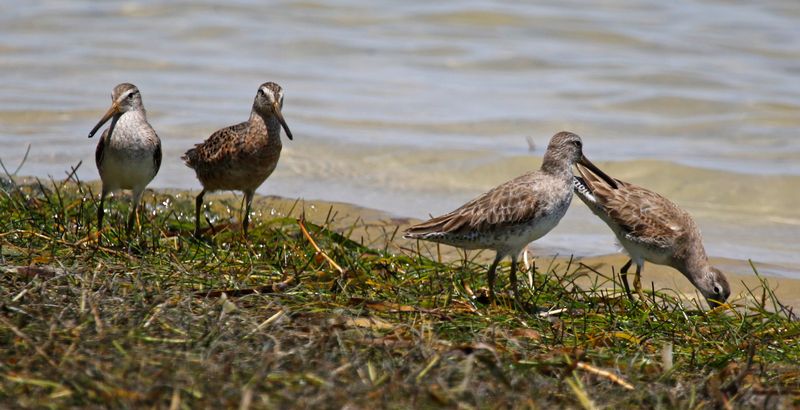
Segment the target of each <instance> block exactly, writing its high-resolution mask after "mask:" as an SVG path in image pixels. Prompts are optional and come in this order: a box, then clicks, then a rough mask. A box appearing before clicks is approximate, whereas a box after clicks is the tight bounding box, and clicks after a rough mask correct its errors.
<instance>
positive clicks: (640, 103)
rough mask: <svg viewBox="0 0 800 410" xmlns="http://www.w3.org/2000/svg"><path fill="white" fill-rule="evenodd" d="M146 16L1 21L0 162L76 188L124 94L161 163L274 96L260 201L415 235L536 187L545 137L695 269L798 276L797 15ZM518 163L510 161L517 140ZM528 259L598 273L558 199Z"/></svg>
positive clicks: (189, 182) (60, 5)
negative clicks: (567, 146)
mask: <svg viewBox="0 0 800 410" xmlns="http://www.w3.org/2000/svg"><path fill="white" fill-rule="evenodd" d="M765 3H767V2H760V3H751V2H737V1H710V0H705V1H698V2H663V1H655V0H652V1H639V2H636V3H635V4H633V5H631V4H630V2H622V1H619V2H618V1H608V2H572V1H566V2H557V3H555V4H551V5H529V4H517V3H516V2H479V1H466V0H463V1H452V2H444V3H442V2H429V4H420V3H417V2H388V1H364V0H353V1H342V2H336V3H335V4H332V3H329V2H314V1H304V2H272V3H269V4H262V2H256V1H237V2H228V3H225V4H218V3H217V2H197V1H192V2H189V1H178V2H171V4H170V5H162V4H157V3H156V2H125V3H111V2H92V1H70V2H61V1H42V2H6V3H3V4H2V5H0V75H1V76H2V80H0V125H1V126H0V159H2V160H3V161H4V162H5V164H6V165H7V166H8V167H10V168H14V167H15V166H16V164H17V163H18V162H19V161H20V160H21V159H22V157H23V155H24V152H25V149H26V147H27V145H28V144H32V148H31V154H30V157H29V158H28V160H27V162H26V163H25V165H24V167H23V168H22V170H21V171H20V173H21V174H25V175H37V176H47V175H52V176H53V177H56V178H59V177H63V176H64V173H65V171H66V170H68V169H69V166H70V165H75V164H77V163H78V162H79V161H83V165H82V166H81V168H80V170H79V173H78V174H79V175H80V177H81V178H83V179H87V180H88V179H96V178H97V171H96V169H95V168H94V164H93V153H94V145H95V143H96V141H95V140H88V139H87V138H86V134H87V133H88V131H89V130H90V129H91V127H92V126H93V125H94V123H95V122H96V121H97V119H98V118H99V116H100V115H101V114H102V113H103V112H104V111H105V109H106V108H107V106H108V104H109V94H110V92H111V89H112V88H113V86H114V85H115V84H117V83H119V82H123V81H128V82H133V83H134V84H136V85H138V86H139V88H140V90H141V91H142V94H143V99H144V103H145V106H146V107H147V109H148V115H149V119H150V122H151V123H152V124H153V126H154V127H155V128H156V130H157V131H158V132H159V135H160V136H161V138H162V141H163V146H164V153H165V160H164V164H163V166H162V169H161V172H160V173H159V175H158V176H157V177H156V179H155V181H154V182H153V184H152V185H153V186H154V187H177V188H196V187H198V184H197V182H196V180H195V179H194V176H193V174H192V172H191V170H189V169H188V168H186V167H184V166H183V164H182V163H181V162H180V160H179V159H178V158H179V156H180V155H181V153H182V152H183V151H185V150H186V149H188V148H190V147H191V146H192V145H193V144H194V143H196V142H200V141H201V140H202V139H203V138H205V137H207V136H208V135H209V134H210V133H211V132H213V131H214V130H216V129H218V128H220V127H222V126H225V125H229V124H233V123H236V122H239V121H243V120H245V119H246V118H247V115H248V112H249V107H250V105H251V103H252V99H253V97H254V96H255V91H256V88H257V86H258V85H259V84H260V83H261V82H264V81H267V80H273V81H276V82H278V83H280V84H281V85H282V86H283V87H284V89H285V92H286V105H285V108H284V114H285V117H286V119H287V121H288V123H289V125H290V127H291V129H292V131H293V133H294V135H295V140H294V141H285V143H284V154H283V158H282V159H281V163H280V164H279V166H278V170H277V171H276V173H275V174H274V175H273V176H272V177H271V179H270V180H269V181H268V182H267V183H266V184H264V186H262V188H261V189H260V191H259V192H261V193H264V194H275V195H282V196H289V197H305V198H322V199H329V200H338V201H346V202H352V203H356V204H359V205H363V206H370V207H376V208H379V209H384V210H387V211H390V212H392V213H394V214H397V215H403V216H415V217H424V216H427V215H428V214H429V213H430V214H439V213H441V212H445V211H448V210H450V209H453V208H455V207H456V206H458V205H459V204H461V203H463V201H465V200H468V199H469V198H471V197H473V196H475V195H477V194H479V193H480V192H483V191H485V190H486V189H488V188H490V187H491V186H494V185H496V184H498V183H500V182H502V181H504V180H506V179H509V178H511V177H513V176H515V175H518V174H520V173H522V172H525V171H526V170H528V169H530V168H532V167H535V166H536V165H537V164H538V162H539V160H538V157H541V155H542V152H543V148H544V146H546V144H547V141H548V139H549V137H550V136H551V135H552V134H553V133H555V132H556V131H559V130H561V129H569V130H572V131H575V132H578V133H579V134H581V135H582V136H583V137H584V144H585V147H586V153H587V155H588V156H589V157H590V158H592V159H593V160H594V161H595V162H598V163H601V164H603V165H604V166H607V167H608V169H609V172H612V173H614V174H615V175H616V176H618V177H620V178H623V179H629V180H631V181H633V182H635V183H638V184H642V185H645V186H648V187H650V188H653V189H655V190H657V191H659V192H661V193H662V194H665V195H667V196H669V197H671V198H674V199H675V200H676V201H677V202H678V203H680V204H681V205H683V206H685V207H686V208H687V209H689V210H690V211H691V212H692V213H693V214H694V215H695V216H696V218H697V220H698V223H699V224H700V226H701V227H702V229H703V233H704V236H705V237H706V246H707V248H708V251H709V253H710V254H712V255H714V256H718V257H728V258H736V259H748V258H751V259H754V260H755V261H756V262H757V264H758V262H764V263H770V264H772V265H770V267H769V268H766V271H767V272H766V273H773V274H780V275H786V276H794V277H798V278H800V256H799V255H800V244H798V238H800V235H798V233H800V210H798V209H797V207H796V206H795V205H794V204H795V203H797V202H798V200H800V192H798V191H800V190H799V189H798V188H800V139H798V138H797V135H796V134H797V130H798V129H800V82H798V81H797V78H798V74H800V47H798V46H797V45H798V44H800V3H797V2H796V1H791V0H787V1H772V2H768V4H765ZM528 136H531V137H532V139H533V141H534V142H535V144H536V150H535V151H534V152H532V153H529V152H528V145H527V142H526V137H528ZM534 248H535V249H536V251H537V253H543V254H552V253H554V252H560V253H569V252H576V253H578V254H580V255H591V254H602V253H609V252H613V251H614V250H615V247H614V245H613V239H612V237H611V235H610V234H609V233H608V231H607V229H606V228H605V226H604V225H603V224H602V222H601V221H599V220H597V219H595V218H593V217H592V216H591V215H590V214H589V212H588V211H586V210H585V209H584V208H583V207H582V206H581V204H580V203H578V202H577V201H576V204H574V206H573V209H572V211H571V212H570V213H569V214H568V215H567V217H566V218H565V219H564V220H563V221H562V223H561V225H559V227H558V228H556V230H555V231H554V232H553V233H552V234H551V235H548V236H547V237H545V238H543V239H542V240H540V241H538V242H537V244H535V245H534Z"/></svg>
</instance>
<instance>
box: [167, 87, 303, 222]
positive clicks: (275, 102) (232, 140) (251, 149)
mask: <svg viewBox="0 0 800 410" xmlns="http://www.w3.org/2000/svg"><path fill="white" fill-rule="evenodd" d="M282 108H283V90H282V89H281V87H280V86H279V85H278V84H275V83H272V82H267V83H264V84H262V85H261V86H260V87H259V88H258V93H257V94H256V98H255V100H254V101H253V109H252V111H251V113H250V119H249V120H247V121H246V122H242V123H239V124H236V125H232V126H230V127H226V128H223V129H220V130H218V131H216V132H214V133H213V134H211V136H210V137H208V139H206V140H205V141H204V142H203V143H202V144H197V145H196V146H195V147H194V148H192V149H190V150H188V151H186V154H184V156H183V157H182V159H183V160H184V161H185V163H186V165H187V166H188V167H190V168H192V169H194V170H195V173H196V174H197V179H199V180H200V183H201V184H202V185H203V190H202V191H201V192H200V194H199V195H198V196H197V199H196V201H195V211H196V212H195V217H196V219H195V235H196V236H199V235H200V209H201V207H202V205H203V196H204V195H205V193H206V192H209V191H218V190H235V191H242V192H244V194H245V202H246V205H245V211H244V217H243V223H242V227H243V230H244V233H245V235H247V227H248V223H249V221H250V206H251V204H252V201H253V195H254V194H255V191H256V189H257V188H258V187H259V186H261V184H262V183H263V182H264V181H265V180H266V179H267V178H268V177H269V176H270V175H271V174H272V171H274V170H275V167H276V166H277V165H278V160H279V159H280V155H281V148H282V144H281V138H280V132H281V127H283V129H284V130H285V131H286V136H287V137H289V139H292V133H291V131H289V127H288V126H287V125H286V121H284V119H283V114H282V113H281V109H282Z"/></svg>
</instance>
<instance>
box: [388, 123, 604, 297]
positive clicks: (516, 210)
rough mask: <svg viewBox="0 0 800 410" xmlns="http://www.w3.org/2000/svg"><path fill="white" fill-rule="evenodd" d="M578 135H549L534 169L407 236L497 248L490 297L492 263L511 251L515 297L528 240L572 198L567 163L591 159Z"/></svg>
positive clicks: (552, 224)
mask: <svg viewBox="0 0 800 410" xmlns="http://www.w3.org/2000/svg"><path fill="white" fill-rule="evenodd" d="M582 146H583V145H582V142H581V139H580V137H579V136H578V135H576V134H573V133H570V132H560V133H558V134H556V135H554V136H553V138H552V139H551V140H550V144H549V145H548V147H547V152H546V153H545V155H544V159H543V162H542V166H541V168H540V169H539V170H538V171H535V172H529V173H527V174H525V175H522V176H519V177H517V178H514V179H512V180H511V181H508V182H506V183H504V184H501V185H499V186H497V187H495V188H493V189H491V190H490V191H488V192H486V193H485V194H483V195H481V196H479V197H477V198H475V199H473V200H472V201H469V202H467V203H466V204H464V205H463V206H461V207H459V208H458V209H456V210H455V211H452V212H450V213H448V214H446V215H442V216H439V217H436V218H433V219H431V220H428V221H426V222H423V223H420V224H418V225H414V226H412V227H410V228H408V230H407V231H406V232H405V234H404V236H405V237H406V238H413V239H423V240H428V241H433V242H440V243H444V244H447V245H452V246H456V247H460V248H464V249H492V250H494V251H496V252H497V255H496V256H495V260H494V262H493V263H492V265H491V267H490V268H489V273H488V282H489V294H490V298H492V299H493V298H494V289H493V287H494V277H495V270H496V268H497V264H498V263H499V262H500V260H502V259H503V258H504V257H505V256H510V257H511V276H510V279H511V286H512V289H513V291H514V295H515V297H517V299H519V296H518V293H517V289H516V262H517V257H518V255H519V253H520V252H521V251H522V249H523V248H524V247H525V246H526V245H527V244H528V243H530V242H532V241H535V240H536V239H539V238H541V237H542V236H544V235H545V234H547V233H548V232H549V231H550V230H551V229H553V228H554V227H555V226H556V225H557V224H558V222H559V221H560V220H561V217H563V216H564V214H565V213H566V211H567V208H569V204H570V201H571V200H572V186H571V182H572V165H573V164H575V163H576V162H581V163H584V164H586V165H587V166H590V167H593V168H594V165H592V164H591V162H589V160H588V159H586V157H584V156H583V153H582Z"/></svg>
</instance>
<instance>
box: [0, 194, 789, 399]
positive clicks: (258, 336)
mask: <svg viewBox="0 0 800 410" xmlns="http://www.w3.org/2000/svg"><path fill="white" fill-rule="evenodd" d="M91 188H92V185H86V184H80V183H75V182H68V183H62V182H56V183H51V182H47V183H38V182H29V183H25V184H20V185H18V184H14V183H11V182H10V181H7V180H6V181H3V182H2V191H0V269H2V279H1V280H0V401H2V402H3V403H5V404H6V405H14V406H19V407H39V406H43V405H44V406H52V407H104V406H109V405H110V406H114V407H125V406H129V407H143V406H147V407H152V406H155V407H161V408H176V409H177V408H198V407H214V408H219V407H223V406H224V407H239V408H247V407H253V408H286V407H312V406H313V407H317V408H341V407H342V406H345V405H349V406H351V407H350V408H361V407H381V408H382V407H388V408H411V407H414V408H420V407H422V408H426V407H465V408H472V407H475V408H506V407H534V408H535V407H547V406H551V405H557V406H570V407H585V408H591V407H614V408H618V407H639V406H648V407H654V406H655V407H667V408H673V407H675V408H696V407H704V406H712V405H713V406H719V407H728V406H754V407H762V406H766V407H775V406H780V405H784V406H797V405H800V365H798V362H800V323H798V322H797V321H796V320H793V314H792V313H791V312H789V311H787V310H786V309H784V308H783V307H782V306H781V305H780V303H779V302H778V301H777V300H776V298H775V297H774V294H773V293H772V292H771V291H770V290H769V288H768V287H767V286H763V285H762V286H756V287H751V288H750V290H749V292H750V295H749V296H750V297H749V298H746V299H741V300H740V301H739V302H738V303H737V304H736V306H733V307H723V308H720V309H717V310H715V311H712V312H706V311H702V310H699V309H698V308H697V307H696V306H692V305H687V304H684V303H683V302H681V300H680V299H678V298H677V297H676V296H675V294H674V293H672V292H669V291H659V292H657V293H652V292H648V295H647V297H648V299H647V300H646V301H643V302H640V303H637V304H633V303H631V302H629V301H628V300H626V299H625V298H622V297H620V293H619V292H618V291H615V289H619V288H618V286H617V285H616V284H615V283H614V282H613V280H612V279H611V278H610V277H608V272H599V273H598V272H593V271H592V270H591V269H589V268H587V267H585V266H583V265H581V264H579V263H571V262H553V263H548V262H547V261H539V262H538V263H537V266H536V271H535V272H532V273H531V275H530V278H529V279H528V278H526V281H528V280H532V282H533V284H534V286H533V287H532V288H526V289H525V291H524V292H523V294H524V296H525V299H526V300H527V306H526V307H525V309H524V310H522V309H517V308H514V307H513V306H511V303H510V300H509V298H508V297H507V293H506V292H505V289H503V292H501V297H500V300H499V303H498V305H497V306H496V307H492V306H487V305H486V304H485V303H484V301H485V296H484V291H483V289H484V286H485V270H486V266H485V265H483V264H479V263H476V262H474V261H471V260H468V261H466V262H456V263H440V262H437V261H436V260H435V259H437V258H436V257H435V255H436V248H427V249H426V250H425V251H423V252H420V251H419V250H418V249H417V247H416V246H417V245H416V244H414V243H408V242H401V241H397V240H396V239H395V238H394V237H393V235H394V234H395V231H394V228H393V225H392V224H391V223H387V224H366V223H364V222H362V221H360V220H358V219H357V218H356V219H354V218H353V216H351V215H347V216H340V215H338V214H336V213H335V212H330V213H328V212H326V211H325V210H315V211H314V212H313V215H311V214H312V213H311V212H309V215H308V217H307V218H305V219H304V220H302V219H301V216H302V215H303V211H304V207H303V204H302V203H299V202H298V203H297V204H295V206H294V207H289V208H288V209H287V208H281V209H274V208H272V207H270V204H269V202H268V201H267V200H264V199H260V200H259V202H258V203H257V213H259V215H258V216H257V217H256V218H255V220H254V221H255V224H254V226H253V227H251V237H250V240H249V241H244V240H243V239H242V237H241V232H240V231H239V229H238V227H237V226H236V225H235V224H230V223H228V222H227V221H229V220H230V218H231V217H232V216H235V215H236V214H237V212H238V209H239V205H240V204H239V200H238V199H237V198H235V197H231V196H223V197H216V199H213V200H212V206H211V209H210V210H209V212H208V216H209V219H210V221H211V223H212V225H213V229H209V230H208V231H207V232H206V237H208V238H210V239H209V240H208V241H197V240H195V239H192V238H191V237H190V232H191V231H192V228H193V223H194V222H193V217H194V215H193V212H194V211H193V206H194V202H193V200H192V198H191V196H188V195H186V194H182V193H164V192H157V193H155V194H147V195H146V196H145V200H146V203H147V204H146V205H147V206H146V209H147V211H146V213H145V214H143V217H142V221H141V222H142V224H141V232H139V233H138V234H135V235H133V236H128V235H126V234H125V232H124V229H123V228H122V226H123V225H124V224H123V220H124V216H125V212H127V209H128V204H127V200H119V198H114V199H112V200H111V201H107V204H109V206H110V212H108V213H107V214H106V215H107V221H108V222H107V223H109V224H110V226H107V227H106V229H105V230H104V231H103V232H102V234H101V239H102V241H100V242H99V243H98V241H97V236H96V235H94V234H93V231H94V224H95V220H94V218H95V212H96V187H95V189H94V192H93V190H92V189H91ZM306 210H307V209H306ZM389 222H391V221H389ZM424 255H433V256H434V257H433V258H428V257H425V256H424ZM507 270H508V266H507V265H505V266H504V267H503V272H501V274H500V275H499V280H500V282H499V284H498V285H501V286H503V287H505V286H506V285H507V283H506V278H507V275H506V273H507ZM576 283H580V284H581V285H580V286H578V285H577V284H576ZM746 301H747V302H746Z"/></svg>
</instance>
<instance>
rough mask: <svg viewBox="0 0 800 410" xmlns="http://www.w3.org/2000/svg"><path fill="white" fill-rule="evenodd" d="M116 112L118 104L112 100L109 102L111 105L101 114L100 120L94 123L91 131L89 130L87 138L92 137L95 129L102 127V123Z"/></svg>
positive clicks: (95, 131)
mask: <svg viewBox="0 0 800 410" xmlns="http://www.w3.org/2000/svg"><path fill="white" fill-rule="evenodd" d="M117 112H119V105H118V104H117V103H116V102H114V103H112V104H111V107H110V108H109V109H108V111H106V113H105V114H103V118H100V122H98V123H97V125H95V126H94V128H92V130H91V131H89V138H92V137H94V134H96V133H97V130H99V129H100V127H102V126H103V124H105V123H106V121H108V120H109V119H110V118H111V117H113V116H114V114H116V113H117Z"/></svg>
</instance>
